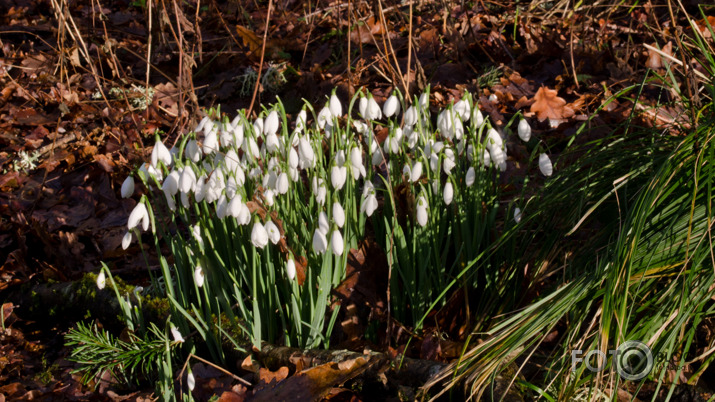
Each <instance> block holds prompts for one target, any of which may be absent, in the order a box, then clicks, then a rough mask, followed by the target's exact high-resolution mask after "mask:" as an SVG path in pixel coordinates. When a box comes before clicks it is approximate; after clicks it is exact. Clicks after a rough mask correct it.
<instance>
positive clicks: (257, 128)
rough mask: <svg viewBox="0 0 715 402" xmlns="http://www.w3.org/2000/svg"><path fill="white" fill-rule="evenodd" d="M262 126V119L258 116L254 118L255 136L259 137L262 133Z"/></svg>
mask: <svg viewBox="0 0 715 402" xmlns="http://www.w3.org/2000/svg"><path fill="white" fill-rule="evenodd" d="M263 126H264V122H263V119H262V118H260V117H258V118H256V120H255V121H254V122H253V135H255V136H256V138H260V137H261V134H263Z"/></svg>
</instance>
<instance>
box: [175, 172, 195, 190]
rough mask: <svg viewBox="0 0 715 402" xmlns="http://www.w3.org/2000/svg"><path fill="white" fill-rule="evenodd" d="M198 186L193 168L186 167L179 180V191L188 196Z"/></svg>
mask: <svg viewBox="0 0 715 402" xmlns="http://www.w3.org/2000/svg"><path fill="white" fill-rule="evenodd" d="M195 186H196V173H194V169H192V168H191V166H184V169H183V170H182V172H181V177H180V178H179V191H181V192H182V193H183V194H188V193H189V192H190V191H192V190H193V189H194V187H195Z"/></svg>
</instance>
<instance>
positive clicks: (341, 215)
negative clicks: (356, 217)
mask: <svg viewBox="0 0 715 402" xmlns="http://www.w3.org/2000/svg"><path fill="white" fill-rule="evenodd" d="M333 221H334V222H335V224H336V225H338V227H339V228H342V227H343V225H345V210H344V209H343V206H342V205H340V203H339V202H337V201H335V202H333Z"/></svg>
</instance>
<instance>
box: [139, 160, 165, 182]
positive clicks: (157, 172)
mask: <svg viewBox="0 0 715 402" xmlns="http://www.w3.org/2000/svg"><path fill="white" fill-rule="evenodd" d="M139 171H140V172H142V173H144V177H146V178H147V179H148V178H149V177H153V178H155V179H156V181H162V180H164V175H163V173H162V172H161V169H158V168H155V167H154V166H152V165H151V163H144V164H142V165H141V167H140V168H139Z"/></svg>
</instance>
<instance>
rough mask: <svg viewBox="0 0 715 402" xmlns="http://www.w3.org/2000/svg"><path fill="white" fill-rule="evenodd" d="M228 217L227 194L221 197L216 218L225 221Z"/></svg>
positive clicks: (217, 204)
mask: <svg viewBox="0 0 715 402" xmlns="http://www.w3.org/2000/svg"><path fill="white" fill-rule="evenodd" d="M226 216H228V198H226V195H225V194H221V197H220V198H219V199H218V202H217V203H216V217H218V218H219V219H223V218H225V217H226Z"/></svg>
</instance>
